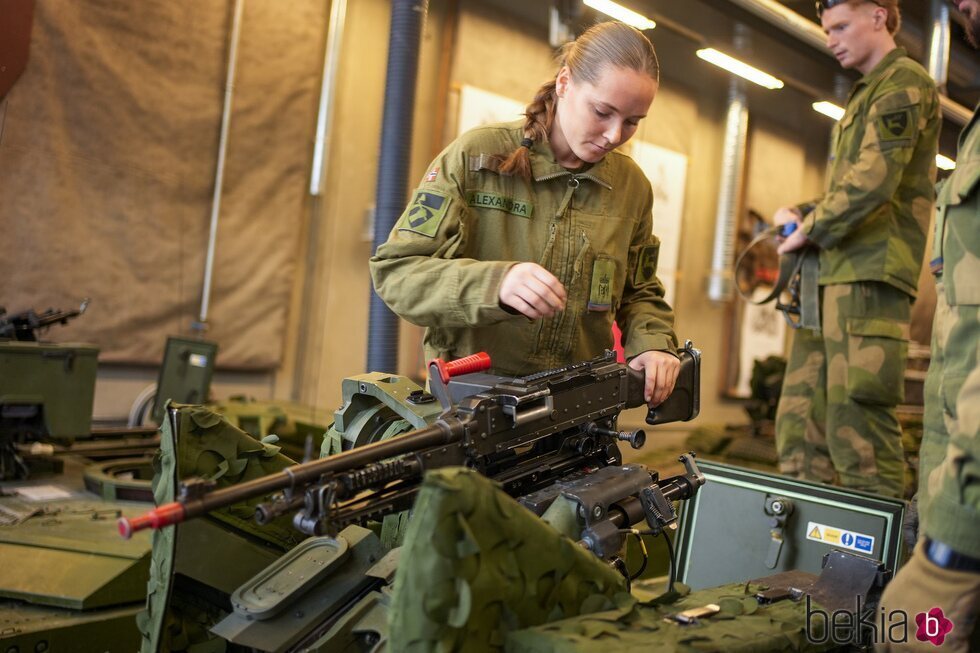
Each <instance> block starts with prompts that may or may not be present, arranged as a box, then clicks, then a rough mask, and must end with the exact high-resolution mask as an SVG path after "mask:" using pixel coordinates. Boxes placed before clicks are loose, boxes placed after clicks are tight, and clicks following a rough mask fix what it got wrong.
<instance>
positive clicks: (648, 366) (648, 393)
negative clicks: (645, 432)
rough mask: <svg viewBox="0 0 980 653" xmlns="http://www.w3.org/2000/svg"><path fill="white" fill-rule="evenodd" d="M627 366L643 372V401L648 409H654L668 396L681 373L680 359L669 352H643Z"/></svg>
mask: <svg viewBox="0 0 980 653" xmlns="http://www.w3.org/2000/svg"><path fill="white" fill-rule="evenodd" d="M629 366H630V367H632V368H633V369H634V370H642V371H643V373H644V376H645V377H646V383H645V384H644V386H643V399H644V400H646V402H647V404H649V406H650V408H656V407H657V406H659V405H660V404H662V403H663V402H664V401H665V400H666V399H667V397H669V396H670V393H671V392H673V391H674V383H676V382H677V375H678V373H679V372H680V371H681V361H680V359H679V358H677V356H674V355H673V354H672V353H670V352H669V351H645V352H643V353H642V354H640V355H638V356H636V357H635V358H633V359H632V360H630V362H629Z"/></svg>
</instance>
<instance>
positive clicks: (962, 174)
mask: <svg viewBox="0 0 980 653" xmlns="http://www.w3.org/2000/svg"><path fill="white" fill-rule="evenodd" d="M933 248H934V249H933V256H932V268H933V270H934V271H935V272H937V273H938V274H937V282H938V284H937V290H938V292H939V293H940V295H941V296H940V302H939V304H940V306H943V307H945V308H944V309H943V310H940V309H938V308H937V312H936V324H935V328H934V329H933V332H934V335H933V337H934V338H936V339H937V341H938V342H942V345H943V351H942V356H943V360H944V362H945V364H944V366H943V369H942V379H941V382H940V385H939V393H938V394H939V396H938V397H927V398H926V401H934V400H935V401H941V402H943V405H944V423H945V426H946V428H947V429H948V430H949V445H948V447H947V449H946V455H945V459H944V460H943V462H942V464H941V465H940V466H939V468H938V469H937V470H935V472H933V473H930V472H932V470H923V472H922V473H923V474H929V479H928V483H929V490H930V492H929V493H930V494H931V495H932V500H931V503H930V508H929V516H928V519H927V520H926V531H927V534H928V535H929V536H930V537H932V538H933V539H936V540H939V541H940V542H944V543H946V544H948V545H949V546H951V547H952V548H953V549H954V550H956V551H959V552H960V553H965V554H967V555H969V556H972V557H975V558H980V105H978V106H977V110H976V112H974V114H973V120H972V121H971V122H970V124H969V125H968V126H967V128H966V129H965V130H964V131H963V133H962V135H961V136H960V143H959V154H958V157H957V160H956V169H955V170H954V171H953V174H952V175H951V176H950V177H949V179H947V180H946V181H945V183H943V184H942V185H941V186H940V188H939V198H938V201H937V211H936V233H935V241H934V245H933ZM937 334H938V336H937ZM933 356H934V360H935V359H936V358H937V356H936V353H935V352H934V354H933ZM932 371H933V370H932V369H930V373H931V372H932Z"/></svg>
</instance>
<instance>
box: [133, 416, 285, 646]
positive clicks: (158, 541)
mask: <svg viewBox="0 0 980 653" xmlns="http://www.w3.org/2000/svg"><path fill="white" fill-rule="evenodd" d="M153 464H154V471H155V473H154V477H153V498H154V501H155V503H156V504H157V505H161V504H163V503H169V502H171V501H174V500H175V499H176V496H177V489H178V486H179V481H180V480H181V479H185V478H188V477H191V476H197V477H202V478H207V479H213V480H214V481H215V482H216V483H217V487H218V488H222V487H228V486H231V485H234V484H237V483H242V482H245V481H250V480H253V479H255V478H259V477H261V476H266V475H268V474H271V473H274V472H278V471H281V470H282V469H285V468H286V467H289V466H290V465H293V464H295V463H294V462H293V461H292V460H290V459H289V458H287V457H285V456H283V455H282V454H280V453H279V448H278V447H275V446H272V445H268V444H263V443H262V442H259V441H258V440H256V439H255V438H253V437H252V436H250V435H248V434H247V433H245V432H243V431H240V430H239V429H237V428H235V427H233V426H231V425H230V424H229V423H228V422H227V421H226V420H225V419H223V418H222V417H221V416H220V415H217V414H215V413H213V412H211V411H210V410H208V409H206V408H204V407H201V406H180V407H179V413H178V427H177V433H172V432H171V428H170V420H169V419H165V420H164V424H163V426H162V428H161V437H160V450H159V451H158V452H157V454H156V456H155V458H154V462H153ZM258 501H259V500H258V499H256V500H255V501H252V502H249V503H247V504H246V503H241V504H235V505H233V506H229V507H228V508H225V509H222V510H220V511H215V512H213V513H211V514H210V517H209V518H214V519H217V520H218V521H220V522H223V523H224V524H225V525H226V526H227V527H230V528H231V529H232V530H234V531H237V532H239V533H244V534H247V535H248V536H249V537H250V538H254V539H255V540H257V541H261V542H263V543H264V544H265V545H266V546H267V547H268V548H270V549H271V550H275V551H277V552H279V553H285V552H286V551H288V550H289V549H291V548H292V547H293V546H295V545H296V544H298V543H299V542H300V541H301V540H302V539H303V537H304V536H303V535H302V534H301V533H298V532H297V531H296V530H295V529H293V528H292V525H291V523H290V518H289V517H288V516H286V517H280V518H278V519H277V520H275V521H274V522H272V523H271V524H269V525H267V526H259V525H258V524H256V523H255V521H254V518H253V515H254V506H255V503H257V502H258ZM192 526H193V524H183V525H177V526H175V527H168V528H164V529H161V530H158V531H154V532H153V554H152V557H151V561H150V579H149V581H148V582H147V599H146V609H145V610H144V611H143V612H141V613H140V614H139V615H137V625H138V626H139V629H140V632H141V633H142V635H143V642H142V648H141V650H142V651H143V653H155V652H156V651H188V652H193V653H205V652H207V651H212V650H213V651H223V650H224V648H225V643H224V641H223V640H220V639H218V638H216V637H215V636H214V635H212V634H211V633H209V632H208V628H209V627H210V626H211V625H213V624H214V623H216V622H217V621H218V620H219V619H221V618H222V617H224V616H225V614H224V612H222V611H221V609H220V608H218V607H216V606H215V605H214V604H213V603H210V602H208V601H207V600H205V598H204V597H202V596H198V595H197V594H196V593H195V592H189V591H186V590H184V591H182V590H181V589H180V588H178V587H176V586H175V583H174V571H175V568H176V566H177V564H176V563H177V561H176V559H175V558H176V551H177V533H178V532H179V531H180V530H181V529H183V528H187V527H192ZM222 544H223V543H222V542H218V541H212V545H213V546H212V549H211V550H209V551H202V552H201V555H202V556H207V557H208V558H209V559H213V560H215V561H216V562H218V561H220V562H221V563H222V564H238V563H239V562H240V561H239V560H238V558H237V556H236V555H235V554H234V552H229V551H223V549H222ZM258 571H259V569H254V570H252V572H251V573H256V572H258ZM246 577H247V576H246Z"/></svg>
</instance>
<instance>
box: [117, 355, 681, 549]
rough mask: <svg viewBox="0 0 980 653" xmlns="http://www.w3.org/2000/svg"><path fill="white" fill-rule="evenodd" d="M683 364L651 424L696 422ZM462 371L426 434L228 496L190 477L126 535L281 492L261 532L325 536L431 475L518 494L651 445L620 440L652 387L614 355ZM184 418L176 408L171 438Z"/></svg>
mask: <svg viewBox="0 0 980 653" xmlns="http://www.w3.org/2000/svg"><path fill="white" fill-rule="evenodd" d="M680 357H681V373H680V375H679V377H678V381H677V386H676V387H675V391H674V392H673V393H672V394H671V396H670V397H669V398H668V399H667V401H665V402H664V403H663V404H661V405H660V406H658V407H656V409H653V410H651V411H650V412H649V414H648V416H647V422H648V423H650V424H663V423H666V422H668V421H677V420H678V419H682V420H686V419H692V418H693V417H694V416H696V415H697V412H698V398H699V390H698V387H697V386H696V385H692V384H696V383H699V382H700V372H699V368H700V354H699V353H698V352H697V350H696V349H693V347H692V346H691V344H690V342H688V343H687V347H686V348H685V349H683V350H681V352H680ZM481 360H482V359H481ZM488 362H489V361H488V360H487V361H485V362H484V363H480V364H479V365H480V366H482V365H484V364H486V363H488ZM460 369H462V370H464V371H465V372H468V373H464V374H462V375H461V376H459V377H457V379H456V380H450V381H449V383H448V384H446V383H445V379H446V378H447V377H448V376H451V374H452V368H450V371H449V372H447V373H445V374H444V372H443V371H442V370H440V377H439V378H436V377H434V378H433V379H431V380H430V383H433V384H434V385H437V386H439V385H441V386H442V387H441V388H440V389H441V390H442V391H444V392H445V395H444V400H446V399H445V398H447V397H452V399H453V403H451V404H450V408H449V409H448V410H446V411H444V412H443V413H442V414H441V415H440V416H439V417H438V418H437V419H436V421H435V422H434V423H433V424H431V425H429V426H426V427H423V428H420V429H417V430H415V431H411V432H409V433H406V434H404V435H400V436H397V437H393V438H390V439H387V440H383V441H380V442H375V443H373V444H368V445H365V446H361V447H356V448H354V449H350V450H347V451H344V452H342V453H339V454H335V455H332V456H328V457H326V458H321V459H319V460H314V461H310V462H307V463H302V464H297V465H293V466H292V467H288V468H287V469H285V470H283V471H282V472H279V473H276V474H271V475H269V476H265V477H263V478H259V479H255V480H253V481H249V482H247V483H242V484H240V485H236V486H234V487H229V488H225V489H221V490H214V489H213V483H212V482H209V481H203V480H199V479H196V480H195V479H192V480H189V481H187V482H184V483H183V484H182V485H181V491H180V497H179V499H178V500H177V501H175V502H173V503H169V504H165V505H162V506H159V507H157V508H156V509H154V510H151V511H150V512H148V513H147V514H145V515H142V516H140V517H136V518H134V519H125V518H124V519H120V520H119V532H120V534H121V535H122V536H123V537H126V538H128V537H130V536H131V535H132V533H134V532H136V531H138V530H142V529H145V528H154V529H158V528H162V527H164V526H168V525H170V524H177V523H180V522H183V521H186V520H188V519H193V518H195V517H198V516H200V515H203V514H205V513H207V512H210V511H212V510H216V509H219V508H223V507H226V506H229V505H232V504H235V503H239V502H241V501H245V500H249V499H254V498H257V497H266V496H269V495H272V494H273V493H276V494H275V496H273V497H272V498H271V499H270V500H268V501H266V502H265V503H262V504H260V505H259V506H257V508H256V515H255V516H256V520H257V521H258V522H259V523H268V522H269V521H271V520H272V519H273V518H275V517H277V516H280V515H283V514H286V513H288V512H293V511H297V510H298V512H296V515H295V517H294V519H293V524H294V526H295V527H296V528H297V529H298V530H300V531H302V532H304V533H307V534H310V535H322V534H325V533H332V532H335V531H336V530H337V529H338V528H342V527H343V526H346V525H348V524H352V523H363V522H364V521H366V520H369V519H377V518H380V517H382V516H384V515H386V514H390V513H393V512H397V511H400V510H405V509H408V508H409V507H411V504H412V501H413V500H414V497H415V493H416V491H417V489H418V486H419V484H420V482H421V479H422V476H423V475H424V473H425V471H426V470H429V469H435V468H439V467H447V466H466V467H470V468H473V469H476V470H477V471H479V472H481V473H482V474H483V475H485V476H487V477H489V478H492V479H494V480H496V481H498V482H500V483H501V484H502V486H503V489H504V490H505V491H506V492H507V493H508V494H510V495H511V496H515V497H517V496H523V495H525V494H528V493H530V492H534V491H536V490H539V489H541V488H544V487H547V486H549V485H551V484H552V483H554V482H555V481H556V480H558V479H560V478H563V477H565V476H567V475H569V474H571V473H573V472H575V471H579V470H581V469H583V468H601V467H607V466H609V465H618V464H620V463H621V462H622V457H621V455H620V452H619V448H618V445H617V442H618V441H619V440H621V439H626V440H629V441H630V442H631V444H633V446H635V447H639V446H641V445H642V442H643V441H644V440H645V434H644V433H643V432H642V431H638V432H634V433H620V432H618V431H616V428H615V427H616V420H617V418H618V416H619V413H620V411H622V410H623V409H625V408H634V407H638V406H641V405H643V386H644V378H643V374H642V372H638V371H636V370H633V369H631V368H629V367H628V366H626V365H623V364H621V363H617V362H616V359H615V354H614V353H613V352H606V354H604V355H603V356H600V357H598V358H595V359H593V360H592V361H587V362H583V363H577V364H575V365H570V366H567V367H562V368H558V369H555V370H550V371H547V372H541V373H537V374H532V375H530V376H526V377H519V378H510V377H499V376H493V375H490V374H485V373H482V372H474V371H472V370H473V369H476V368H474V367H473V366H472V365H466V366H462V367H461V368H460ZM457 395H459V396H457ZM681 404H683V405H681ZM178 410H179V409H177V408H174V407H172V406H168V409H167V412H168V419H170V423H171V427H172V428H173V429H174V432H176V428H177V424H178V419H177V411H178Z"/></svg>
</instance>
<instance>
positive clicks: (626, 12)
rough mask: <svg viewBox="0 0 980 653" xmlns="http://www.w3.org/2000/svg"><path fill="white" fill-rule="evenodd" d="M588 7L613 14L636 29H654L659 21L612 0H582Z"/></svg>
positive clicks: (609, 14)
mask: <svg viewBox="0 0 980 653" xmlns="http://www.w3.org/2000/svg"><path fill="white" fill-rule="evenodd" d="M582 2H583V3H585V6H586V7H592V8H593V9H595V10H596V11H601V12H602V13H604V14H606V15H607V16H612V17H613V18H615V19H616V20H621V21H623V22H624V23H626V24H627V25H632V26H633V27H635V28H636V29H653V28H654V27H656V26H657V23H655V22H654V21H652V20H650V19H649V18H647V17H646V16H644V15H643V14H638V13H636V12H635V11H633V10H632V9H627V8H626V7H624V6H623V5H621V4H617V3H615V2H613V1H612V0H582Z"/></svg>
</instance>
